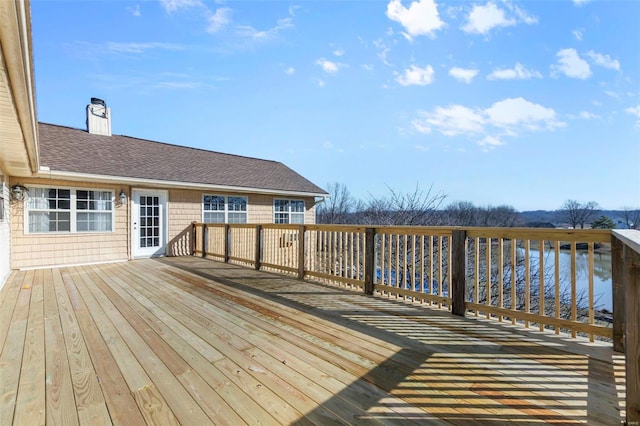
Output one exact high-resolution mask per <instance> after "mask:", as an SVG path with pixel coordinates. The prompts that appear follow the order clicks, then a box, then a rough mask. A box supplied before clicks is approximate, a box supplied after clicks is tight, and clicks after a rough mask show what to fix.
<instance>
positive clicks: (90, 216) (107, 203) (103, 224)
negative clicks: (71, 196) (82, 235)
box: [76, 191, 113, 232]
mask: <svg viewBox="0 0 640 426" xmlns="http://www.w3.org/2000/svg"><path fill="white" fill-rule="evenodd" d="M111 196H112V195H111V192H109V191H77V193H76V208H77V210H78V211H77V228H78V232H82V231H111V223H112V220H111V212H112V211H113V208H112V207H113V203H112V201H111Z"/></svg>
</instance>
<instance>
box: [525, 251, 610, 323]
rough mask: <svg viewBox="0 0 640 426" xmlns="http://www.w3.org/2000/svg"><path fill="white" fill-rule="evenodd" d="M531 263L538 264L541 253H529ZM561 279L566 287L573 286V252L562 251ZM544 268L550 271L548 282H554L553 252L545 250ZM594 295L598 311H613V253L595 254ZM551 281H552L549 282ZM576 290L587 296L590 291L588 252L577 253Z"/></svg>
mask: <svg viewBox="0 0 640 426" xmlns="http://www.w3.org/2000/svg"><path fill="white" fill-rule="evenodd" d="M529 254H530V258H531V262H532V263H533V262H535V263H536V264H537V263H538V258H539V252H538V251H537V250H531V251H530V252H529ZM559 258H560V277H561V278H562V279H564V284H561V285H566V286H569V287H570V286H571V284H570V279H571V252H570V251H565V250H561V251H560V257H559ZM544 267H545V270H547V271H550V272H551V275H550V276H549V275H546V277H545V278H546V280H547V281H548V282H553V279H554V278H553V270H554V268H555V254H554V252H553V251H548V250H545V252H544ZM593 272H594V273H593V295H594V297H593V298H594V301H595V307H596V308H597V309H607V310H609V311H613V302H612V299H613V296H612V288H611V285H612V284H611V253H594V254H593ZM549 280H551V281H549ZM576 288H577V291H578V292H580V291H581V290H583V291H584V292H585V294H586V295H588V294H589V293H588V291H589V254H588V252H587V251H581V250H579V251H577V252H576Z"/></svg>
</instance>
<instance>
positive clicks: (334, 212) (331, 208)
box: [317, 182, 356, 224]
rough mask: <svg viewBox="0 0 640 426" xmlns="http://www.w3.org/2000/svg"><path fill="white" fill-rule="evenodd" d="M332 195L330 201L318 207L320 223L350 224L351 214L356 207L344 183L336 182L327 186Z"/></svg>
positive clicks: (327, 200)
mask: <svg viewBox="0 0 640 426" xmlns="http://www.w3.org/2000/svg"><path fill="white" fill-rule="evenodd" d="M327 190H328V191H329V194H331V196H330V197H328V199H326V200H325V201H324V202H323V203H321V204H319V205H318V209H317V218H318V223H328V224H331V223H341V224H345V223H349V214H350V213H351V212H352V211H353V208H354V206H355V205H356V202H355V200H354V199H353V197H352V196H351V194H350V193H349V190H348V189H347V186H346V185H345V184H344V183H340V182H334V183H329V184H328V185H327Z"/></svg>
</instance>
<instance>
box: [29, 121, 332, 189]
mask: <svg viewBox="0 0 640 426" xmlns="http://www.w3.org/2000/svg"><path fill="white" fill-rule="evenodd" d="M39 131H40V160H41V165H43V166H47V167H49V168H50V169H51V170H56V171H64V172H73V173H87V174H92V175H104V176H117V177H125V178H133V179H153V180H161V181H172V182H184V183H196V184H206V185H212V186H217V185H221V186H231V187H237V188H247V189H250V188H254V189H262V190H273V191H293V192H305V193H309V194H317V195H326V191H324V190H323V189H322V188H320V187H318V186H316V185H314V184H313V183H312V182H310V181H308V180H307V179H305V178H304V177H302V176H301V175H299V174H298V173H296V172H295V171H293V170H291V169H290V168H289V167H287V166H285V165H284V164H282V163H279V162H277V161H269V160H261V159H257V158H249V157H242V156H239V155H231V154H223V153H219V152H213V151H206V150H202V149H196V148H189V147H184V146H177V145H171V144H167V143H162V142H154V141H149V140H144V139H137V138H132V137H128V136H119V135H113V136H100V135H94V134H91V133H89V132H87V131H85V130H80V129H73V128H70V127H64V126H57V125H53V124H45V123H40V124H39Z"/></svg>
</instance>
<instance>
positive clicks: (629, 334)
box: [611, 229, 640, 425]
mask: <svg viewBox="0 0 640 426" xmlns="http://www.w3.org/2000/svg"><path fill="white" fill-rule="evenodd" d="M612 232H613V234H612V252H611V254H612V256H615V257H612V258H611V261H612V265H611V267H612V269H613V267H614V265H616V266H615V268H616V269H615V274H614V271H613V270H612V280H613V287H614V292H615V289H616V286H619V287H621V288H618V293H619V294H618V298H621V299H622V301H621V302H622V306H623V307H624V308H623V309H624V314H623V321H624V327H623V328H624V359H625V363H624V364H625V370H626V371H625V391H626V392H625V393H626V395H625V399H626V407H625V408H626V413H627V418H626V424H627V425H638V424H640V309H638V306H639V305H640V232H638V231H635V230H626V229H625V230H620V231H612ZM618 243H619V244H618ZM613 247H616V248H617V249H618V250H616V251H615V252H614V251H613ZM616 281H617V282H616ZM620 293H622V295H620ZM617 301H618V302H620V300H617ZM613 303H614V305H613V313H614V321H615V319H616V317H615V315H616V309H617V308H620V307H621V306H620V305H618V306H616V304H615V303H616V298H615V293H614V299H613ZM618 320H620V319H619V318H618ZM614 327H615V323H614Z"/></svg>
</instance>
